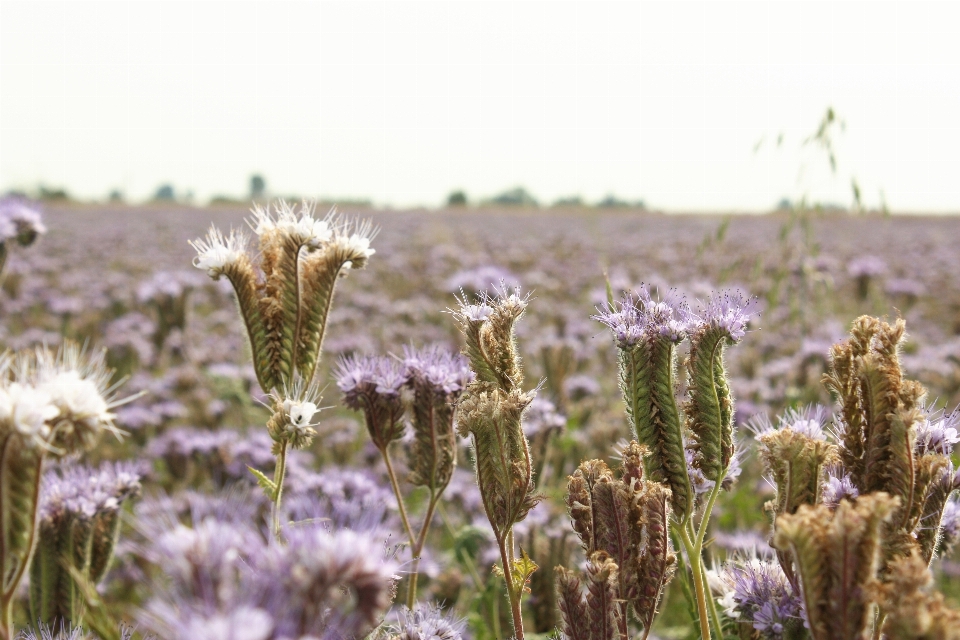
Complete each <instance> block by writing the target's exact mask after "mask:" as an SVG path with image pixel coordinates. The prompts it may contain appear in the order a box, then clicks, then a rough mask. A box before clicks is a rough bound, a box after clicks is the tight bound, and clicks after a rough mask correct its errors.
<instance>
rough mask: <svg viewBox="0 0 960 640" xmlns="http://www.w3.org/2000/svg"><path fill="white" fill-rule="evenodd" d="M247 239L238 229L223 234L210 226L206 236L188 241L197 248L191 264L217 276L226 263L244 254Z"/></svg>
mask: <svg viewBox="0 0 960 640" xmlns="http://www.w3.org/2000/svg"><path fill="white" fill-rule="evenodd" d="M246 244H247V239H246V238H245V237H244V235H243V234H242V233H241V232H239V231H233V230H231V231H230V234H229V235H228V236H224V235H223V233H221V232H220V230H219V229H217V228H216V227H210V231H209V232H208V233H207V237H206V238H203V239H197V240H192V241H190V245H191V246H192V247H193V248H194V249H196V250H197V257H196V258H194V259H193V266H195V267H196V268H197V269H202V270H203V271H206V272H207V275H209V276H210V277H211V278H218V277H219V276H220V274H222V273H223V271H224V269H226V268H227V266H228V265H230V264H233V263H235V262H237V261H239V260H240V258H241V257H243V255H244V247H245V246H246Z"/></svg>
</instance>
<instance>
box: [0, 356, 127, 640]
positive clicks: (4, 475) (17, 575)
mask: <svg viewBox="0 0 960 640" xmlns="http://www.w3.org/2000/svg"><path fill="white" fill-rule="evenodd" d="M104 357H105V354H104V353H103V352H100V353H97V354H93V355H91V354H90V353H88V352H87V351H86V350H85V349H84V348H82V347H80V346H79V345H77V344H74V343H71V342H66V343H65V344H64V345H63V346H62V347H61V348H60V349H59V350H58V351H56V352H52V351H50V350H48V349H46V348H40V349H37V350H34V351H24V352H21V353H20V354H18V355H17V356H16V358H12V357H10V356H9V355H7V354H4V355H2V356H0V570H2V574H0V640H13V637H14V636H13V628H12V620H13V610H12V607H13V600H14V597H15V595H16V592H17V587H18V586H19V584H20V580H21V579H22V578H23V575H24V574H25V573H26V571H27V569H28V568H29V567H30V562H31V559H32V557H33V554H34V551H35V549H36V545H37V538H38V533H39V532H38V526H37V510H38V507H39V504H40V479H41V476H42V471H43V463H44V459H45V458H46V457H47V456H48V455H53V456H63V455H67V454H70V453H78V452H81V451H85V450H89V449H90V448H92V447H93V446H94V445H95V444H96V443H97V441H98V440H99V438H100V436H101V435H102V434H103V433H104V432H110V433H113V434H115V435H117V436H118V437H119V436H120V434H121V432H120V430H119V429H117V428H116V427H115V426H114V424H113V418H114V415H113V413H112V411H111V410H112V409H113V408H115V407H117V406H119V405H121V404H123V403H124V402H127V401H128V400H130V399H131V398H126V399H118V398H117V397H116V385H111V384H110V378H111V374H112V372H111V371H110V370H109V369H108V368H107V367H106V365H105V364H104Z"/></svg>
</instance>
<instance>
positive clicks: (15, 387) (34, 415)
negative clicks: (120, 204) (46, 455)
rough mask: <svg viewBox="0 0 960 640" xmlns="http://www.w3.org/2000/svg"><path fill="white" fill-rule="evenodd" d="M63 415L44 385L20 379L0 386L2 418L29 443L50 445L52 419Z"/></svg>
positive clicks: (0, 411)
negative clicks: (22, 381)
mask: <svg viewBox="0 0 960 640" xmlns="http://www.w3.org/2000/svg"><path fill="white" fill-rule="evenodd" d="M58 415H60V410H59V409H58V408H57V407H56V405H55V404H54V403H53V399H52V398H51V397H50V394H48V393H47V392H46V391H45V390H44V389H42V388H37V387H35V386H33V385H31V384H24V383H20V382H13V383H11V384H10V385H9V386H8V387H7V388H6V389H3V390H0V421H2V422H7V423H8V425H9V427H12V428H13V429H14V430H15V431H16V432H17V433H19V434H20V435H21V436H22V437H23V438H24V440H25V442H26V443H27V446H29V447H34V446H39V447H43V448H49V446H50V445H49V442H48V441H49V438H50V424H49V423H50V421H51V420H53V419H54V418H56V417H57V416H58Z"/></svg>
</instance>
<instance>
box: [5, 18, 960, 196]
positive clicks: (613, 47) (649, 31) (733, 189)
mask: <svg viewBox="0 0 960 640" xmlns="http://www.w3.org/2000/svg"><path fill="white" fill-rule="evenodd" d="M958 25H960V2H934V3H930V2H920V1H917V0H908V1H905V2H881V1H873V0H871V1H868V2H812V1H805V2H777V1H774V0H765V1H760V2H725V1H717V2H677V1H670V2H639V1H636V2H603V1H601V0H585V1H582V2H563V1H560V0H549V1H548V2H524V1H517V0H514V1H510V2H495V1H485V2H476V1H474V2H469V1H457V0H442V1H438V2H407V1H403V0H398V1H363V0H348V1H346V2H320V1H312V2H284V1H282V0H267V1H259V2H258V1H253V2H242V1H237V0H231V1H229V2H198V1H192V2H176V1H166V2H145V1H137V0H124V1H112V2H89V1H84V0H77V1H59V2H44V1H27V2H15V1H11V0H0V189H4V190H5V189H9V188H21V189H32V188H35V187H36V185H38V184H40V183H43V184H45V185H48V186H51V187H64V188H66V189H67V190H69V191H70V192H71V193H72V194H74V195H77V196H80V197H89V198H94V197H104V196H105V195H106V194H107V193H109V192H110V191H111V190H113V189H119V190H121V191H122V192H123V193H124V194H125V195H127V197H130V198H144V197H147V196H149V195H150V194H152V193H153V192H154V191H155V189H156V188H157V186H158V185H159V184H161V183H164V182H169V183H171V184H173V185H174V186H175V187H176V188H177V190H178V191H179V192H183V191H187V190H191V191H193V192H194V193H195V194H196V196H197V197H198V198H200V199H203V198H207V197H209V196H211V195H214V194H218V193H225V194H234V195H241V194H243V193H245V192H246V190H247V185H248V179H249V176H250V175H251V174H252V173H254V172H259V173H262V174H263V175H264V176H265V178H266V180H267V185H268V189H269V190H270V191H271V192H273V193H279V194H303V195H310V196H322V197H328V198H344V199H345V198H357V197H365V198H370V199H372V200H373V201H374V202H376V203H381V204H392V205H396V206H407V205H414V204H430V205H433V204H437V203H439V202H441V201H442V200H443V199H444V198H445V196H446V194H447V193H448V192H450V191H451V190H453V189H464V190H465V191H466V192H467V193H468V195H469V196H470V197H471V198H477V197H482V196H489V195H491V194H494V193H496V192H499V191H502V190H504V189H507V188H510V187H512V186H515V185H524V186H525V187H527V188H528V189H529V190H530V191H531V192H532V193H533V194H534V195H536V196H537V197H539V198H540V199H541V200H542V201H546V202H549V201H551V200H554V199H556V198H558V197H562V196H568V195H573V194H579V195H581V196H583V197H584V198H586V199H587V200H597V199H599V198H601V197H603V196H604V195H606V194H608V193H614V194H616V195H617V196H619V197H621V198H625V199H631V200H633V199H640V198H642V199H644V200H645V201H646V202H647V204H648V205H649V206H654V207H658V208H665V209H669V210H681V209H686V210H757V211H759V210H766V209H769V208H770V207H771V206H773V205H774V204H775V203H776V202H777V201H778V200H779V199H780V198H781V197H789V198H791V199H797V198H799V197H801V196H803V195H807V196H808V197H810V198H811V199H814V200H820V201H829V202H836V203H839V204H849V203H850V201H851V196H850V186H849V185H850V180H851V178H852V177H856V179H857V180H858V181H859V183H860V184H861V186H862V189H863V194H864V201H865V203H866V204H867V205H877V204H879V203H880V201H881V192H882V193H883V194H884V196H883V197H885V201H886V202H887V204H888V205H889V207H890V208H891V209H893V210H895V211H960V186H958V185H957V176H958V174H960V124H958V117H960V37H958V35H957V29H958ZM828 106H832V107H833V108H834V109H835V110H836V112H837V114H838V115H839V116H840V117H841V118H842V119H843V120H844V121H845V122H846V130H845V131H844V132H843V133H842V134H841V133H840V132H839V131H838V132H837V137H836V146H837V160H838V170H837V174H836V176H832V175H831V174H830V171H829V168H828V163H827V160H826V157H825V155H824V154H823V153H822V152H820V151H817V150H815V149H812V148H810V147H809V146H808V147H806V148H802V146H801V143H802V141H803V139H804V137H805V136H807V135H809V134H810V133H812V132H813V131H814V130H815V128H816V126H817V123H818V122H819V120H820V118H821V116H822V115H823V113H824V112H825V111H826V109H827V107H828ZM781 133H782V134H783V142H782V144H781V145H780V147H779V148H778V147H777V145H776V140H777V137H778V136H779V135H780V134H781ZM761 140H762V141H763V142H762V144H761V145H760V147H759V149H755V147H756V145H757V143H758V141H761Z"/></svg>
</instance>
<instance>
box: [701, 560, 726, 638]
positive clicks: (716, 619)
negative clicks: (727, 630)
mask: <svg viewBox="0 0 960 640" xmlns="http://www.w3.org/2000/svg"><path fill="white" fill-rule="evenodd" d="M701 568H702V569H703V584H704V585H706V590H707V607H708V609H709V611H710V624H712V625H713V632H714V633H715V634H717V638H719V639H721V640H722V638H723V628H722V627H721V625H720V612H718V611H717V601H716V599H715V598H714V597H713V594H712V593H710V581H709V580H707V567H706V565H704V564H701Z"/></svg>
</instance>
